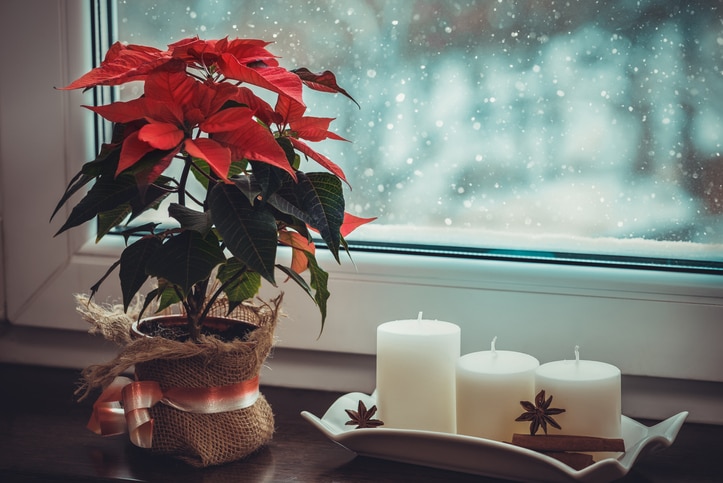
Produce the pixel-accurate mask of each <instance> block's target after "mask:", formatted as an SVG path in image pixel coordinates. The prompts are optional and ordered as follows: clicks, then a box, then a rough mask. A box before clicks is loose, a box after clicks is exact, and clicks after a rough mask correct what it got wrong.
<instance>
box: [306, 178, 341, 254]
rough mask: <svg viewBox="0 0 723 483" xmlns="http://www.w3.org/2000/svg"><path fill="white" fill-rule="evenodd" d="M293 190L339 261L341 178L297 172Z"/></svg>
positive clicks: (314, 226) (313, 226)
mask: <svg viewBox="0 0 723 483" xmlns="http://www.w3.org/2000/svg"><path fill="white" fill-rule="evenodd" d="M297 177H298V180H299V182H298V183H297V185H296V193H297V196H298V199H299V202H300V207H301V209H302V210H303V211H304V212H306V213H308V214H309V216H310V217H311V220H312V223H309V225H310V226H311V227H312V228H315V229H316V230H319V234H320V235H321V238H322V239H323V240H324V241H325V242H326V244H327V246H328V248H329V250H330V251H331V253H332V254H333V255H334V258H335V259H336V261H337V262H338V261H339V244H340V243H341V234H340V232H339V230H340V229H341V224H342V223H343V222H344V192H343V190H342V186H341V180H340V179H339V178H338V177H337V176H334V175H333V174H330V173H306V174H305V173H302V172H301V171H299V172H297Z"/></svg>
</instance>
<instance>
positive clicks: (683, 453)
mask: <svg viewBox="0 0 723 483" xmlns="http://www.w3.org/2000/svg"><path fill="white" fill-rule="evenodd" d="M76 378H77V374H76V373H75V372H74V371H67V370H62V369H47V368H39V367H31V366H20V365H3V364H0V384H1V385H2V386H3V387H16V388H17V387H22V388H23V390H22V391H11V392H10V393H9V394H8V395H6V397H4V398H3V401H2V404H0V407H1V408H2V409H3V411H2V412H1V413H0V427H3V428H5V429H4V430H3V431H2V432H0V479H2V480H3V481H74V482H76V481H128V480H133V481H174V482H180V483H182V482H186V481H199V480H203V481H206V482H217V481H218V482H220V481H237V480H239V478H240V475H241V476H242V478H243V480H244V481H291V480H294V481H338V482H354V481H415V482H436V481H450V482H457V483H467V482H469V483H472V482H476V483H480V482H483V481H484V482H486V481H489V482H492V481H498V480H494V479H487V478H483V477H479V476H474V475H469V474H465V473H458V472H453V471H445V470H438V469H433V468H428V467H424V466H416V465H410V464H402V463H396V462H391V461H385V460H381V459H375V458H368V457H361V456H357V457H355V455H354V453H351V452H349V451H347V450H345V449H343V448H341V447H340V446H338V445H336V444H334V443H332V442H331V441H329V440H327V439H326V438H325V437H324V436H323V435H322V434H321V433H320V432H318V431H317V430H315V429H314V428H313V427H312V426H311V425H310V424H309V423H307V422H306V421H304V420H303V419H302V418H301V417H300V416H299V412H300V411H302V410H307V411H310V412H312V413H314V414H318V415H321V414H323V412H324V411H325V410H326V408H328V407H329V405H330V404H331V403H332V402H333V401H334V400H335V399H336V398H337V397H338V396H339V394H338V393H335V392H326V391H311V390H299V389H288V388H280V387H275V386H272V385H268V384H263V385H262V387H261V391H262V392H263V394H264V396H266V399H267V400H268V401H269V403H270V404H271V407H272V408H273V410H274V414H275V423H276V424H275V426H276V432H275V434H274V438H273V440H272V441H271V442H270V443H269V444H268V445H267V446H266V447H264V448H262V449H261V450H259V451H258V452H257V453H255V454H253V455H251V456H249V457H248V458H246V459H244V460H240V461H236V462H233V463H229V464H227V465H223V466H218V467H210V468H206V469H194V468H191V467H189V466H187V465H185V464H183V463H181V462H179V461H177V460H172V459H169V458H165V457H161V456H152V455H150V454H149V453H147V452H145V451H143V450H140V449H138V448H136V447H135V446H133V445H132V444H131V443H130V442H129V441H128V437H127V435H117V436H108V437H101V436H97V435H95V434H93V433H92V432H90V431H88V430H87V429H86V428H85V424H86V422H87V420H88V416H89V415H90V411H91V404H92V401H88V400H86V401H84V402H82V403H80V404H78V403H76V402H75V401H74V400H73V398H72V392H73V389H74V384H75V381H76ZM29 382H30V383H29ZM643 423H644V424H647V425H649V424H652V423H653V421H648V420H646V421H643ZM722 437H723V427H721V426H707V425H697V424H692V423H690V422H686V424H684V425H683V427H682V429H681V430H680V433H679V434H678V437H677V438H676V441H675V442H674V444H673V445H672V446H671V447H670V448H667V449H665V450H663V451H661V452H658V453H653V454H648V455H645V456H643V457H641V459H640V460H639V461H638V462H637V463H636V465H635V467H634V468H633V470H632V472H631V473H630V474H629V475H628V476H627V477H626V478H624V479H623V480H621V481H631V482H632V481H663V480H665V481H669V482H671V483H672V482H688V481H714V480H715V479H716V478H717V477H718V476H719V474H720V472H719V466H718V457H719V454H718V448H719V441H720V439H721V438H722Z"/></svg>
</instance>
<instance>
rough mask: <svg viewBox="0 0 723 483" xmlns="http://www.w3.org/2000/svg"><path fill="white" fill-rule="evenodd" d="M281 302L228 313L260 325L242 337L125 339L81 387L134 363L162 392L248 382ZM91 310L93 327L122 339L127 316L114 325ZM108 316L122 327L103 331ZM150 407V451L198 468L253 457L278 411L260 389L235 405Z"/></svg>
mask: <svg viewBox="0 0 723 483" xmlns="http://www.w3.org/2000/svg"><path fill="white" fill-rule="evenodd" d="M280 302H281V297H279V298H277V299H275V300H272V301H271V302H269V303H268V304H264V305H261V306H254V305H247V304H244V305H242V306H241V307H239V308H238V309H236V310H235V311H234V312H233V313H232V314H231V315H232V318H233V319H235V320H239V321H242V322H245V323H248V324H251V325H253V326H255V327H256V328H255V329H253V330H252V331H251V332H249V333H248V334H247V336H246V337H245V338H244V340H238V339H236V340H233V341H230V342H226V341H222V340H220V339H218V338H216V337H215V336H201V340H200V341H199V342H190V341H188V342H179V341H174V340H169V339H164V338H160V337H140V338H135V337H134V338H127V340H125V341H124V342H125V345H124V347H123V348H122V350H121V351H120V353H119V354H118V356H117V357H116V358H115V359H114V360H113V361H110V362H108V363H106V364H100V365H96V366H91V367H88V368H87V369H85V370H84V371H83V383H84V384H83V387H81V388H80V389H79V392H82V393H84V394H83V396H82V397H85V396H86V395H87V394H88V392H89V391H90V390H91V389H92V388H95V387H103V388H105V387H106V386H108V385H109V384H110V383H111V382H112V381H113V379H114V378H115V377H117V376H118V375H120V374H121V373H122V372H123V371H125V370H127V369H129V368H130V367H131V366H134V367H135V379H136V380H137V381H155V382H157V383H158V385H159V386H160V388H161V390H162V391H164V392H165V391H167V390H169V389H172V388H219V387H223V386H230V385H233V384H236V383H240V382H243V381H249V380H251V379H253V378H254V377H256V376H258V374H259V372H260V370H261V367H262V365H263V363H264V361H265V360H266V358H267V356H268V355H269V352H270V351H271V348H272V346H273V334H274V328H275V326H276V322H277V319H278V315H279V310H278V307H279V304H280ZM87 307H88V306H86V311H87ZM221 309H222V308H219V311H221ZM93 312H96V313H94V314H88V313H84V315H85V318H86V320H89V321H91V322H92V323H93V325H94V326H95V331H97V332H103V334H104V335H105V336H106V337H107V338H109V339H113V340H116V341H118V340H117V339H125V338H124V337H123V336H122V335H120V334H117V333H115V332H116V331H117V330H121V329H122V328H123V327H124V326H125V323H123V324H117V317H98V314H97V306H96V307H94V310H93ZM106 315H107V314H106ZM104 318H105V319H113V323H114V324H117V325H118V327H116V328H114V329H108V324H105V329H106V330H104V328H103V327H102V326H103V325H104V324H103V322H102V319H104ZM107 332H112V333H111V334H109V333H107ZM126 333H129V332H126ZM149 411H150V415H151V417H152V418H153V420H154V422H153V432H152V434H153V436H152V446H151V448H150V451H151V452H153V453H157V454H164V455H170V456H173V457H175V458H178V459H181V460H183V461H185V462H187V463H188V464H190V465H192V466H195V467H205V466H211V465H218V464H223V463H227V462H230V461H234V460H237V459H240V458H243V457H245V456H248V455H249V454H251V453H253V452H254V451H256V450H258V449H259V448H261V447H262V446H264V445H266V444H267V443H268V442H269V441H270V440H271V439H272V437H273V433H274V417H273V412H272V410H271V407H270V406H269V404H268V402H267V401H266V399H265V398H264V396H263V394H259V395H258V398H257V399H256V401H255V402H254V403H253V404H252V405H251V406H249V407H245V408H243V409H237V410H232V411H225V412H214V413H196V412H187V411H182V410H179V409H176V408H174V407H171V406H168V405H166V404H162V403H159V404H155V405H154V406H153V407H151V408H150V410H149Z"/></svg>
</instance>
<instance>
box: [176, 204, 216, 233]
mask: <svg viewBox="0 0 723 483" xmlns="http://www.w3.org/2000/svg"><path fill="white" fill-rule="evenodd" d="M168 214H169V215H171V217H173V218H174V219H176V220H177V221H178V222H179V223H180V224H181V227H182V228H186V229H188V230H193V231H197V232H198V233H200V234H202V235H205V234H206V233H208V232H209V230H211V227H212V226H213V222H212V221H211V214H210V213H209V212H207V211H206V212H201V211H196V210H192V209H191V208H188V207H186V206H183V205H179V204H178V203H171V204H170V206H169V207H168Z"/></svg>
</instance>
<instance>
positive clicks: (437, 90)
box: [117, 0, 723, 268]
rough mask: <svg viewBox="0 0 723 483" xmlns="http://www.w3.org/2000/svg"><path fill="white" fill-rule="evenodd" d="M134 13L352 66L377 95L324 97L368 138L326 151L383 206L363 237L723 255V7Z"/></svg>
mask: <svg viewBox="0 0 723 483" xmlns="http://www.w3.org/2000/svg"><path fill="white" fill-rule="evenodd" d="M117 16H118V21H117V25H118V38H119V39H120V40H122V41H125V42H129V43H141V44H150V45H154V46H156V47H159V48H163V47H164V46H165V45H166V44H168V43H170V42H172V41H175V40H179V39H181V38H184V37H188V36H193V35H198V36H200V37H203V38H219V37H223V36H231V37H237V36H238V37H254V38H261V39H265V40H273V41H274V42H275V43H274V45H273V46H272V47H271V48H272V51H273V52H274V53H276V54H278V55H279V56H280V57H281V58H282V59H281V62H282V65H285V66H286V67H288V68H294V67H299V66H307V67H310V68H312V69H319V70H321V69H327V68H328V69H332V70H333V71H334V72H336V73H337V74H338V76H339V78H340V82H342V83H343V85H344V86H345V87H346V88H347V89H348V90H349V91H350V92H351V93H352V94H353V95H354V96H355V97H356V98H357V99H358V100H359V102H360V103H361V105H362V108H361V109H360V110H359V109H357V107H356V106H355V105H354V104H352V103H349V102H347V101H346V100H345V99H343V98H339V99H329V98H328V96H319V100H318V103H317V104H315V103H313V100H314V99H315V98H314V97H313V96H312V97H311V99H312V104H311V105H312V109H314V110H316V109H318V111H317V112H319V115H329V113H331V115H335V116H336V117H338V119H337V121H336V126H337V129H338V130H339V131H340V133H341V134H342V135H343V136H346V137H348V138H349V139H350V140H352V144H351V145H349V144H346V143H337V142H327V143H326V145H325V146H324V148H323V149H324V150H325V151H324V152H326V153H328V154H330V155H331V157H332V159H334V160H338V162H339V163H340V164H341V165H342V166H343V167H344V168H345V170H346V171H347V174H348V176H349V178H350V182H351V185H352V186H353V187H354V189H353V190H351V191H350V192H349V209H350V210H351V211H353V212H355V214H357V215H360V216H378V217H379V220H378V222H376V223H375V224H374V225H371V226H368V227H365V229H364V230H362V231H361V232H360V234H359V235H357V236H356V237H355V238H354V239H355V240H356V241H357V242H358V243H359V242H360V243H361V244H362V245H366V246H368V245H374V247H375V248H377V249H384V248H386V249H389V248H390V247H393V248H396V249H400V248H403V249H405V250H407V251H419V250H420V248H421V246H424V250H425V251H427V252H428V251H429V250H430V249H432V250H439V251H443V252H449V251H453V252H456V253H464V254H466V255H471V254H479V253H480V252H483V253H486V254H487V255H488V256H489V255H492V256H501V254H502V255H504V256H507V257H510V256H515V257H518V258H519V257H531V256H532V257H534V258H539V257H543V258H544V257H550V256H552V255H551V253H554V254H555V255H554V256H555V257H557V258H558V259H560V258H565V259H567V260H570V259H575V260H584V259H590V258H595V259H599V258H600V256H601V255H603V256H604V257H603V258H604V259H605V260H607V261H608V262H610V261H613V260H618V261H621V260H622V261H628V262H629V261H631V260H634V261H637V262H641V261H642V260H641V259H643V258H645V259H646V260H645V263H651V264H658V265H660V264H662V265H670V264H681V263H683V264H685V265H687V266H691V265H692V266H695V267H703V266H705V267H709V268H710V267H716V268H723V216H721V215H722V214H723V158H722V156H721V142H723V140H722V139H721V137H722V136H723V135H722V134H721V132H723V130H722V129H721V128H723V121H721V119H723V100H722V99H723V97H722V96H721V95H720V94H721V93H722V92H721V88H720V85H721V82H720V76H721V70H720V68H721V58H720V55H715V54H713V53H714V52H720V45H719V44H720V39H721V36H722V35H723V28H722V27H721V22H720V21H721V19H722V18H723V11H721V10H720V7H719V6H717V5H715V4H711V3H710V2H707V1H705V0H698V1H693V2H690V1H686V2H673V3H671V2H669V1H667V0H652V1H646V2H638V1H623V2H597V3H596V4H594V5H590V4H589V2H584V1H579V0H576V1H573V2H567V3H564V4H563V3H561V2H555V1H544V2H533V4H532V5H530V4H529V2H517V1H498V2H489V1H482V0H478V1H475V0H466V1H461V2H454V3H452V2H448V1H443V0H418V1H413V2H409V1H385V2H362V3H357V4H350V3H348V2H338V1H331V0H323V1H311V2H306V3H295V4H292V5H290V4H289V3H288V2H284V1H263V2H257V1H245V2H234V1H217V2H197V3H192V4H189V5H185V4H183V5H181V4H178V3H177V2H175V1H173V0H157V1H155V2H136V1H132V0H125V1H119V2H118V11H117ZM137 95H138V92H137V91H135V90H134V89H133V88H129V89H126V90H125V91H123V90H122V91H121V96H127V97H130V98H132V97H136V96H137ZM380 242H382V243H380ZM430 246H431V247H430ZM675 259H678V260H686V261H685V262H681V261H678V262H676V261H674V260H675Z"/></svg>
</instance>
